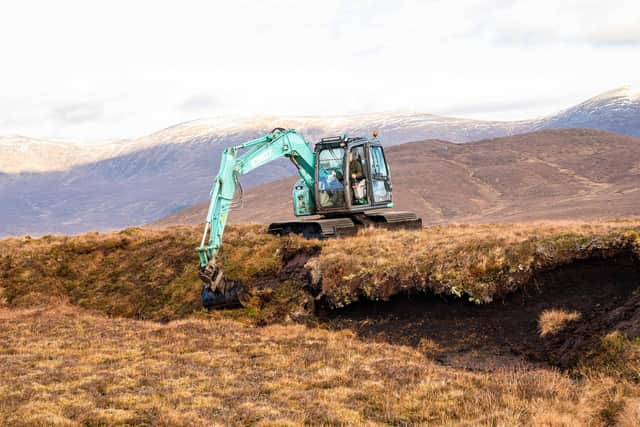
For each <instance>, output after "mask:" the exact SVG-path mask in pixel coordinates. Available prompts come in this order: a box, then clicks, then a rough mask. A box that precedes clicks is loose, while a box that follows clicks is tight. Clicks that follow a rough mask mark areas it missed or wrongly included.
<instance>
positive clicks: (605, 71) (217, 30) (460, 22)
mask: <svg viewBox="0 0 640 427" xmlns="http://www.w3.org/2000/svg"><path fill="white" fill-rule="evenodd" d="M0 61H2V62H1V66H0V136H2V135H11V134H21V135H28V136H32V137H39V138H49V139H65V140H105V139H118V138H134V137H139V136H142V135H145V134H148V133H151V132H154V131H157V130H160V129H162V128H165V127H167V126H171V125H174V124H176V123H180V122H183V121H187V120H192V119H196V118H202V117H219V116H222V117H229V119H230V120H232V119H233V117H237V116H253V115H289V116H291V115H294V116H299V115H343V114H355V113H368V112H381V111H397V110H401V111H418V112H426V113H434V114H442V115H451V116H459V117H470V118H477V119H495V120H516V119H526V118H533V117H538V116H542V115H546V114H550V113H553V112H555V111H557V110H560V109H562V108H566V107H569V106H571V105H573V104H575V103H577V102H581V101H583V100H585V99H587V98H589V97H591V96H594V95H597V94H598V93H601V92H604V91H607V90H611V89H614V88H617V87H620V86H623V85H633V86H640V1H638V0H615V1H609V2H602V1H591V0H580V1H570V0H530V1H506V0H476V1H469V0H457V1H428V0H427V1H425V0H423V1H402V0H395V1H382V0H381V1H334V0H323V1H307V2H302V1H293V0H283V1H271V0H260V1H243V0H233V1H215V0H213V1H212V0H209V1H192V0H180V1H157V0H156V1H143V0H137V1H132V0H127V1H119V0H110V1H102V2H97V1H86V0H84V1H73V0H56V1H55V2H52V1H35V0H21V1H14V2H2V4H1V5H0Z"/></svg>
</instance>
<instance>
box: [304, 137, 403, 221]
mask: <svg viewBox="0 0 640 427" xmlns="http://www.w3.org/2000/svg"><path fill="white" fill-rule="evenodd" d="M315 157H316V168H315V174H316V183H317V185H316V188H315V200H316V213H317V214H320V215H328V216H335V215H336V214H344V213H356V212H364V211H366V210H369V209H375V208H390V207H393V201H392V193H391V181H390V179H389V167H388V165H387V162H386V159H385V156H384V149H383V148H382V145H381V144H380V142H379V141H378V140H377V139H374V140H372V141H370V140H368V139H366V138H362V137H359V138H348V137H347V136H342V137H340V136H338V137H332V138H323V139H322V140H321V141H320V142H319V143H318V144H316V146H315Z"/></svg>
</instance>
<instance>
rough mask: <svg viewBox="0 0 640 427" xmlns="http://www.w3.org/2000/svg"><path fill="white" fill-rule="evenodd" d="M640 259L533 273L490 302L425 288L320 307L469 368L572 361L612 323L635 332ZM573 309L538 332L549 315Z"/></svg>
mask: <svg viewBox="0 0 640 427" xmlns="http://www.w3.org/2000/svg"><path fill="white" fill-rule="evenodd" d="M639 289H640V262H639V261H638V260H637V258H636V257H635V256H634V255H633V254H630V253H626V254H621V255H618V256H616V257H614V258H610V259H588V260H580V261H576V262H573V263H571V264H568V265H565V266H561V267H558V268H555V269H553V270H549V271H544V272H540V273H537V274H535V275H534V276H533V277H532V278H531V280H530V281H529V282H528V283H527V284H526V285H525V286H524V287H523V288H522V289H520V290H518V291H516V292H514V293H512V294H510V295H507V296H506V297H504V298H502V299H499V300H496V301H494V302H492V303H489V304H480V305H478V304H474V303H471V302H468V301H465V300H463V299H459V298H453V297H444V296H434V295H425V294H404V295H397V296H394V297H393V298H391V300H390V301H388V302H372V301H363V302H359V303H356V304H352V305H350V306H348V307H346V308H343V309H340V310H326V309H325V310H321V311H320V312H319V315H320V318H321V319H322V323H323V325H325V326H326V327H329V328H331V329H351V330H353V331H355V332H356V333H357V334H358V335H359V336H360V337H361V338H363V339H366V340H376V341H385V342H389V343H392V344H401V345H408V346H412V347H417V348H419V349H421V350H422V351H424V352H425V353H428V354H430V355H432V356H433V357H435V358H436V359H437V360H438V361H440V362H441V363H443V364H447V365H452V366H457V367H464V368H467V369H483V370H484V369H489V370H491V369H495V368H502V367H511V366H518V365H525V364H526V365H535V366H540V365H553V366H558V367H561V368H571V367H574V366H576V364H577V363H578V362H580V361H581V360H583V359H584V358H585V357H587V356H588V355H589V354H590V352H592V351H593V350H595V349H596V348H597V347H598V346H599V345H600V343H601V340H602V339H603V338H604V337H605V336H607V334H609V333H611V332H613V331H619V332H622V333H625V334H626V335H627V337H629V338H634V337H637V336H639V335H640V294H639V293H638V290H639ZM563 313H577V314H573V315H572V316H570V317H569V318H568V319H567V321H566V322H560V324H559V325H558V326H557V327H556V328H555V329H554V330H553V331H552V332H548V333H543V332H544V331H543V329H544V327H545V326H546V325H545V324H544V322H545V321H546V322H549V321H550V320H549V317H552V316H554V315H555V316H556V317H561V318H562V314H563Z"/></svg>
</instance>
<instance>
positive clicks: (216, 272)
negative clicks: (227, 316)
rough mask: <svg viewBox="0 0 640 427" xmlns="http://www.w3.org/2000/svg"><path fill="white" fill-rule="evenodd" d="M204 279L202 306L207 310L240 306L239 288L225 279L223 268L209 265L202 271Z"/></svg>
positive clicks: (201, 277)
mask: <svg viewBox="0 0 640 427" xmlns="http://www.w3.org/2000/svg"><path fill="white" fill-rule="evenodd" d="M200 279H201V280H202V283H203V286H202V292H201V298H202V306H203V307H204V308H206V309H207V310H213V309H220V308H231V307H238V306H240V305H241V304H240V300H239V299H238V289H237V287H236V286H234V285H233V284H232V283H227V282H226V281H225V279H224V273H223V272H222V268H220V266H218V265H213V266H211V265H208V266H207V267H206V268H205V269H203V270H202V271H201V272H200Z"/></svg>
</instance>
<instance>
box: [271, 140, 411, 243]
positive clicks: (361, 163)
mask: <svg viewBox="0 0 640 427" xmlns="http://www.w3.org/2000/svg"><path fill="white" fill-rule="evenodd" d="M313 157H314V162H313V163H314V177H313V178H314V179H313V182H314V185H313V186H309V185H306V184H305V181H304V180H303V179H300V180H298V182H296V184H295V186H294V188H293V211H294V214H295V216H298V217H300V216H308V215H320V216H321V218H318V219H306V220H289V221H278V222H273V223H271V224H270V225H269V232H270V233H272V234H277V235H284V234H289V233H295V234H301V235H303V236H305V237H307V238H318V239H324V238H327V237H334V236H347V235H353V234H356V233H357V231H358V229H360V228H362V227H366V226H378V227H386V228H412V229H417V228H421V227H422V220H421V219H420V218H418V217H417V216H416V214H415V213H413V212H398V211H387V210H383V209H384V208H392V207H393V197H392V186H391V177H390V174H389V165H388V164H387V159H386V157H385V154H384V149H383V148H382V144H381V143H380V141H379V140H378V138H377V132H374V134H373V139H368V138H364V137H356V138H350V137H348V136H347V135H343V136H334V137H330V138H323V139H322V140H320V142H318V143H317V144H316V145H315V148H314V152H313Z"/></svg>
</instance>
